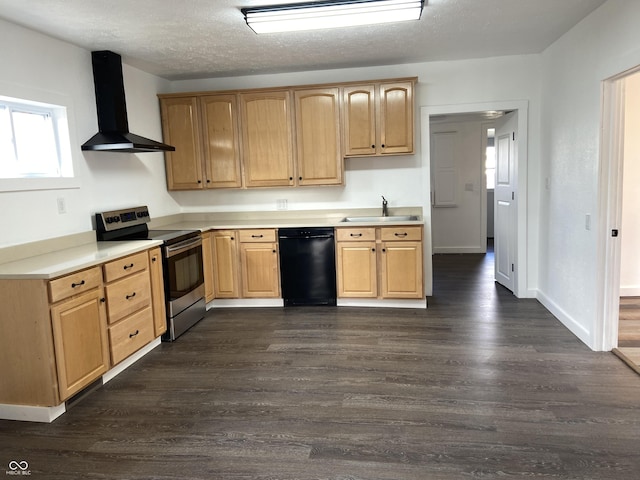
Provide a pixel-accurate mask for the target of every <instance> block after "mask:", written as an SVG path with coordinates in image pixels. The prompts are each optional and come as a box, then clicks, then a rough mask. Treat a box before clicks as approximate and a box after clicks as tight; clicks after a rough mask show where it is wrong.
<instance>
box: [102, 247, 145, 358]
mask: <svg viewBox="0 0 640 480" xmlns="http://www.w3.org/2000/svg"><path fill="white" fill-rule="evenodd" d="M103 271H104V278H105V281H106V282H108V283H107V284H106V285H105V296H106V299H107V310H108V315H107V323H108V324H109V351H110V354H111V363H112V364H113V365H116V364H118V363H120V362H121V361H122V360H123V359H124V358H126V357H128V356H129V355H131V354H132V353H134V352H135V351H137V350H139V349H140V348H142V347H143V346H144V345H146V344H147V343H149V342H150V341H151V340H153V339H154V333H155V324H154V321H153V309H152V307H151V277H150V273H149V254H148V253H147V252H140V253H137V254H135V255H130V256H128V257H125V258H122V259H118V260H115V261H113V262H109V263H106V264H104V267H103Z"/></svg>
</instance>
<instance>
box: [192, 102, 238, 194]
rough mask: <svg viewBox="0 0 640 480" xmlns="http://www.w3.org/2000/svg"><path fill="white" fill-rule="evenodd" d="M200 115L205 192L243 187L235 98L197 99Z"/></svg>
mask: <svg viewBox="0 0 640 480" xmlns="http://www.w3.org/2000/svg"><path fill="white" fill-rule="evenodd" d="M198 101H199V102H200V111H201V112H202V131H203V144H204V165H205V173H206V180H205V188H229V187H240V186H242V177H241V173H240V141H239V133H238V108H237V100H236V95H233V94H231V95H207V96H204V97H200V98H199V99H198Z"/></svg>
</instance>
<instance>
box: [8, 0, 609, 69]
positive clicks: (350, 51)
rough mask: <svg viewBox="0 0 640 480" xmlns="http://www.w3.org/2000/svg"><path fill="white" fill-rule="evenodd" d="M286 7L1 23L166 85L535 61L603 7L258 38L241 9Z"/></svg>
mask: <svg viewBox="0 0 640 480" xmlns="http://www.w3.org/2000/svg"><path fill="white" fill-rule="evenodd" d="M290 2H291V0H285V1H282V0H280V1H278V0H185V1H183V2H177V1H176V0H110V1H108V2H104V1H99V0H0V18H4V19H5V20H8V21H10V22H13V23H17V24H20V25H23V26H26V27H29V28H31V29H34V30H37V31H40V32H43V33H46V34H48V35H51V36H53V37H56V38H60V39H62V40H66V41H68V42H70V43H73V44H76V45H79V46H81V47H84V48H87V49H88V50H112V51H114V52H117V53H119V54H121V55H122V56H123V57H124V59H125V62H126V63H128V64H130V65H133V66H136V67H138V68H140V69H142V70H145V71H147V72H149V73H153V74H155V75H158V76H161V77H165V78H168V79H187V78H203V77H223V76H225V77H226V76H236V75H253V74H263V73H281V72H294V71H303V70H324V69H333V68H345V67H363V66H374V65H389V64H399V63H413V62H424V61H437V60H459V59H469V58H483V57H491V56H501V55H514V54H528V53H540V52H542V51H543V50H544V49H545V48H546V47H548V46H549V45H551V44H552V43H553V42H554V41H555V40H557V39H558V38H559V37H561V36H562V35H563V34H564V33H565V32H566V31H568V30H569V29H571V27H573V26H574V25H575V24H577V23H578V22H579V21H580V20H582V19H583V18H584V17H585V16H587V15H588V14H589V13H590V12H591V11H593V10H594V9H596V8H597V7H599V6H600V5H601V4H603V3H604V2H605V0H427V1H426V5H425V8H424V11H423V13H422V18H421V19H420V20H419V21H416V22H406V23H401V24H387V25H378V26H363V27H357V28H350V29H335V30H317V31H313V32H291V33H278V34H268V35H256V34H255V33H254V32H253V31H252V30H251V29H250V28H249V27H247V25H246V24H245V22H244V18H243V16H242V13H241V12H240V8H242V7H248V6H257V5H272V4H276V3H290Z"/></svg>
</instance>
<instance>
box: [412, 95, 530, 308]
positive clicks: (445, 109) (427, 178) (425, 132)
mask: <svg viewBox="0 0 640 480" xmlns="http://www.w3.org/2000/svg"><path fill="white" fill-rule="evenodd" d="M511 110H517V111H518V146H517V154H518V158H517V162H516V172H515V174H516V184H517V187H518V189H517V191H518V198H517V207H516V232H515V239H516V241H515V259H516V275H515V279H514V290H513V293H514V295H515V296H516V297H518V298H535V292H531V291H529V289H528V285H527V275H528V265H527V253H528V249H527V204H528V203H527V202H528V189H527V181H528V178H527V165H528V149H529V147H528V145H529V141H528V138H529V136H528V132H529V129H528V118H529V102H528V101H527V100H513V101H495V102H483V103H464V104H455V105H434V106H423V107H421V108H420V125H421V134H420V138H421V144H422V146H421V150H422V164H423V169H422V170H423V188H424V192H425V194H424V195H423V205H422V207H423V215H424V219H425V227H426V228H427V229H428V230H427V231H426V232H425V255H424V257H425V258H424V262H425V268H424V272H425V276H426V280H427V281H426V282H425V285H427V289H426V290H427V295H431V294H432V289H433V266H432V260H431V256H432V255H433V252H432V247H431V245H432V243H431V144H430V138H431V132H430V127H429V117H430V116H432V115H447V114H456V113H476V112H487V111H511ZM430 290H431V291H430Z"/></svg>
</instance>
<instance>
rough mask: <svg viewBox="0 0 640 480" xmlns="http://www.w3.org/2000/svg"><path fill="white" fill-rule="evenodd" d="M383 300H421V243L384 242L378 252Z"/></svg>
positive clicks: (422, 294)
mask: <svg viewBox="0 0 640 480" xmlns="http://www.w3.org/2000/svg"><path fill="white" fill-rule="evenodd" d="M380 271H381V284H382V285H381V294H382V297H383V298H423V296H424V293H423V288H422V242H413V241H405V242H402V241H400V242H384V243H382V251H381V252H380Z"/></svg>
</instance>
